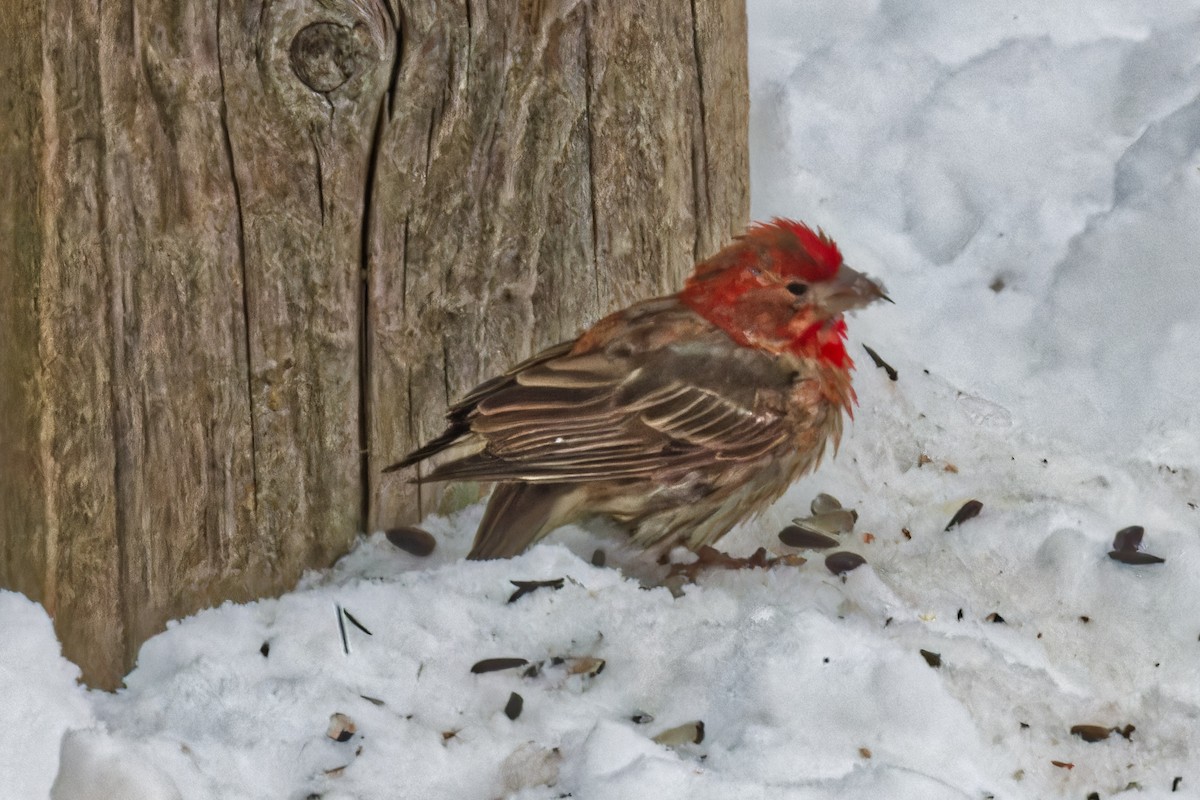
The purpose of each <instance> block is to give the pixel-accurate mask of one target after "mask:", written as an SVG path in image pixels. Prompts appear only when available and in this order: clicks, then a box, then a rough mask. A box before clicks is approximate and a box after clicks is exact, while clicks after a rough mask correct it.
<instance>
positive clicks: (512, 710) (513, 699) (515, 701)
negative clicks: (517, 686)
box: [504, 692, 525, 719]
mask: <svg viewBox="0 0 1200 800" xmlns="http://www.w3.org/2000/svg"><path fill="white" fill-rule="evenodd" d="M524 707H525V698H523V697H521V695H519V694H517V693H516V692H513V693H512V694H510V695H509V696H508V702H507V703H505V704H504V716H506V717H508V718H509V719H516V718H517V717H519V716H521V709H523V708H524Z"/></svg>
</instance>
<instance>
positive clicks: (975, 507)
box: [945, 500, 983, 530]
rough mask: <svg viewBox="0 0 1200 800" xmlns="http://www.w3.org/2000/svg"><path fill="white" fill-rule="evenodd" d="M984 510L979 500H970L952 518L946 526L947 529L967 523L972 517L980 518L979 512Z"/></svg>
mask: <svg viewBox="0 0 1200 800" xmlns="http://www.w3.org/2000/svg"><path fill="white" fill-rule="evenodd" d="M982 510H983V503H981V502H979V501H978V500H968V501H967V502H965V503H963V505H962V508H960V509H959V510H958V511H956V512H954V516H953V517H951V518H950V522H949V524H947V525H946V528H945V529H946V530H950V529H951V528H953V527H955V526H957V525H959V524H960V523H963V522H966V521H967V520H969V519H971V518H972V517H977V516H979V512H980V511H982Z"/></svg>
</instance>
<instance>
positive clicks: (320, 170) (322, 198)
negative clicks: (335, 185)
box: [308, 125, 325, 228]
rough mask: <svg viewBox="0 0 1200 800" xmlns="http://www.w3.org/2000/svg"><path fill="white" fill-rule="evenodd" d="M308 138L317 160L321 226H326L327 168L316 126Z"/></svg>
mask: <svg viewBox="0 0 1200 800" xmlns="http://www.w3.org/2000/svg"><path fill="white" fill-rule="evenodd" d="M308 139H309V141H310V142H312V146H313V156H314V158H315V159H316V162H317V205H318V206H319V207H320V209H321V227H322V228H324V227H325V169H324V167H323V165H322V164H321V146H320V144H319V143H318V142H317V131H316V126H315V125H314V126H310V127H309V129H308Z"/></svg>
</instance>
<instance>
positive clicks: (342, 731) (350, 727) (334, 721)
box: [325, 711, 358, 742]
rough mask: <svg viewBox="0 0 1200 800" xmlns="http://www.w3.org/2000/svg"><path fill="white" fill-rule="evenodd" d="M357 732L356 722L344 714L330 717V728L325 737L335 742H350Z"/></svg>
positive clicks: (338, 713)
mask: <svg viewBox="0 0 1200 800" xmlns="http://www.w3.org/2000/svg"><path fill="white" fill-rule="evenodd" d="M357 731H358V728H357V727H355V725H354V720H352V719H350V718H349V717H348V716H346V715H345V714H343V713H342V712H340V711H339V712H337V713H336V714H330V715H329V727H328V728H327V729H326V730H325V735H326V736H328V737H329V738H330V739H333V740H334V741H335V742H348V741H350V738H351V737H352V736H354V734H355V733H356V732H357Z"/></svg>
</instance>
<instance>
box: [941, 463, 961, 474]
mask: <svg viewBox="0 0 1200 800" xmlns="http://www.w3.org/2000/svg"><path fill="white" fill-rule="evenodd" d="M942 472H949V473H950V474H951V475H957V474H958V467H956V466H954V465H953V464H951V463H950V462H949V461H947V462H946V465H945V466H944V467H942Z"/></svg>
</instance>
